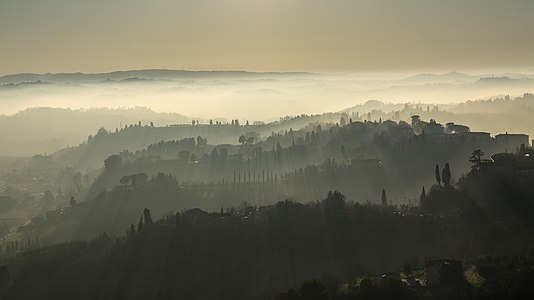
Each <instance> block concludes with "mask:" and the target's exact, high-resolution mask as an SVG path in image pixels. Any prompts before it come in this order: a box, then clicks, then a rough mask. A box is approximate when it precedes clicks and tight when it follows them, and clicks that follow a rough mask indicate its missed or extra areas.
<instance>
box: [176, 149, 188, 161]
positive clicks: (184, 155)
mask: <svg viewBox="0 0 534 300" xmlns="http://www.w3.org/2000/svg"><path fill="white" fill-rule="evenodd" d="M178 157H179V158H180V160H181V161H183V162H187V161H189V157H190V154H189V151H185V150H184V151H180V153H178Z"/></svg>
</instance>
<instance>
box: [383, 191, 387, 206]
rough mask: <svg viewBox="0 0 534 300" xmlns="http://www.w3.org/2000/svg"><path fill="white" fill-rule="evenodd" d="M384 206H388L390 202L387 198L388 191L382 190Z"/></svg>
mask: <svg viewBox="0 0 534 300" xmlns="http://www.w3.org/2000/svg"><path fill="white" fill-rule="evenodd" d="M382 206H388V200H387V197H386V190H384V189H382Z"/></svg>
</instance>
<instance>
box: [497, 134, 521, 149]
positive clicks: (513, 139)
mask: <svg viewBox="0 0 534 300" xmlns="http://www.w3.org/2000/svg"><path fill="white" fill-rule="evenodd" d="M495 141H496V142H497V144H498V145H499V146H500V147H501V148H503V150H504V151H505V152H516V151H518V150H519V149H520V148H521V145H523V147H528V146H529V143H528V135H527V134H521V133H508V132H507V133H504V134H498V135H496V136H495Z"/></svg>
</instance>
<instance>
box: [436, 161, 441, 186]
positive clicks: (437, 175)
mask: <svg viewBox="0 0 534 300" xmlns="http://www.w3.org/2000/svg"><path fill="white" fill-rule="evenodd" d="M436 181H437V182H438V185H439V186H441V176H440V175H439V165H436Z"/></svg>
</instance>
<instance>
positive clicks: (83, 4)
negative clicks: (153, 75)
mask: <svg viewBox="0 0 534 300" xmlns="http://www.w3.org/2000/svg"><path fill="white" fill-rule="evenodd" d="M533 67H534V1H533V0H439V1H438V0H403V1H399V0H389V1H386V0H151V1H148V0H91V1H81V0H0V75H6V74H13V73H23V72H34V73H47V72H51V73H57V72H107V71H114V70H128V69H146V68H167V69H187V70H249V71H310V72H384V71H414V72H415V71H427V70H436V71H450V70H457V71H462V70H511V71H512V70H514V71H515V70H517V71H521V70H523V69H525V70H534V68H533Z"/></svg>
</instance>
